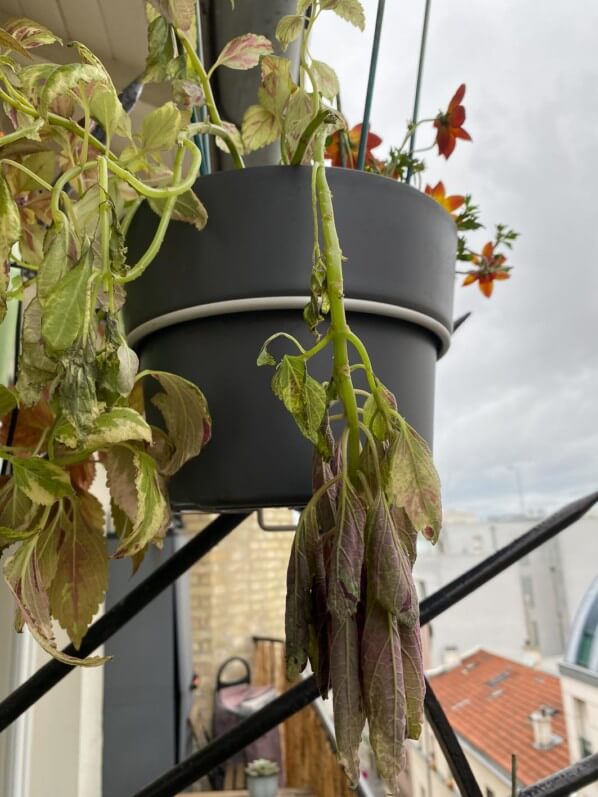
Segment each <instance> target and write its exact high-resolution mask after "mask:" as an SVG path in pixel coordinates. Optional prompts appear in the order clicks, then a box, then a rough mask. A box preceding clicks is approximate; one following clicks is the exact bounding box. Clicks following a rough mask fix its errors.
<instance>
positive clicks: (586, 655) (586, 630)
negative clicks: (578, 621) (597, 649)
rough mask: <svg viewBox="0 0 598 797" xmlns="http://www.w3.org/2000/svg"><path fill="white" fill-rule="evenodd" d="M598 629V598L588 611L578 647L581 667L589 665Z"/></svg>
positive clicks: (578, 658) (578, 662) (578, 660)
mask: <svg viewBox="0 0 598 797" xmlns="http://www.w3.org/2000/svg"><path fill="white" fill-rule="evenodd" d="M597 629H598V600H596V601H595V602H594V605H593V606H592V608H591V609H590V611H589V612H588V616H587V617H586V621H585V624H584V627H583V631H582V634H581V639H580V640H579V647H578V648H577V661H576V664H578V665H579V666H580V667H589V666H590V659H591V656H592V651H593V649H594V644H595V643H594V637H595V636H596V631H597Z"/></svg>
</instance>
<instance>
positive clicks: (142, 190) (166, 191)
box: [107, 139, 201, 200]
mask: <svg viewBox="0 0 598 797" xmlns="http://www.w3.org/2000/svg"><path fill="white" fill-rule="evenodd" d="M183 148H185V149H187V150H188V151H189V152H190V153H191V165H190V167H189V173H188V175H187V177H185V179H184V180H181V167H182V165H183V157H182V156H183ZM176 158H177V161H178V164H179V169H178V173H176V174H175V173H174V172H173V176H172V185H171V186H169V187H168V188H152V187H151V186H149V185H146V184H145V183H142V182H141V180H138V179H137V178H136V177H133V175H132V174H131V173H130V172H128V171H127V170H126V169H123V168H122V166H119V165H118V164H117V163H115V162H114V161H112V160H108V161H107V163H108V168H109V169H110V171H111V172H112V173H113V174H115V175H116V176H117V177H118V178H119V179H120V180H124V181H125V182H126V183H128V184H129V185H130V186H131V188H133V189H134V190H135V191H137V193H138V194H141V196H144V197H146V198H147V199H169V200H170V199H176V197H177V196H180V194H184V193H185V191H188V190H189V189H190V188H191V187H192V186H193V183H194V182H195V181H196V180H197V175H198V173H199V166H200V164H201V152H200V151H199V149H198V148H197V147H196V146H195V144H193V143H192V142H191V141H188V140H187V139H183V141H182V142H181V144H180V145H179V148H178V150H177V154H176ZM179 181H180V182H179Z"/></svg>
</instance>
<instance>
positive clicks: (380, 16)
mask: <svg viewBox="0 0 598 797" xmlns="http://www.w3.org/2000/svg"><path fill="white" fill-rule="evenodd" d="M384 6H385V0H378V12H377V14H376V27H375V29H374V41H373V43H372V57H371V59H370V74H369V77H368V88H367V92H366V95H365V107H364V109H363V123H362V125H361V138H360V140H359V154H358V156H357V168H358V169H360V170H363V168H364V166H365V151H366V145H367V140H368V131H369V129H370V113H371V110H372V97H373V96H374V85H375V83H376V68H377V66H378V52H379V50H380V36H381V34H382V21H383V20H384Z"/></svg>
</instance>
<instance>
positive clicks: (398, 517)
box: [390, 506, 417, 567]
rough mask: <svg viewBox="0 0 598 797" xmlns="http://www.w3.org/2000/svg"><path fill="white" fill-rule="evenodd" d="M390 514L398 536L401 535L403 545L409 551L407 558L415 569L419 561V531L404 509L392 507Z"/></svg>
mask: <svg viewBox="0 0 598 797" xmlns="http://www.w3.org/2000/svg"><path fill="white" fill-rule="evenodd" d="M390 514H391V516H392V519H393V521H394V524H395V529H396V530H397V534H398V535H399V540H400V542H401V545H402V546H403V548H404V549H405V550H406V551H407V556H408V557H409V561H410V562H411V566H412V567H413V565H414V564H415V560H416V559H417V529H416V528H415V526H414V525H413V523H412V522H411V521H410V520H409V518H408V516H407V513H406V512H405V510H404V509H403V508H402V507H398V506H395V507H392V509H391V510H390Z"/></svg>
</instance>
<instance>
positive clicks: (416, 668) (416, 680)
mask: <svg viewBox="0 0 598 797" xmlns="http://www.w3.org/2000/svg"><path fill="white" fill-rule="evenodd" d="M399 633H400V635H401V656H402V659H403V682H404V684H405V705H406V712H407V731H406V733H407V738H408V739H419V737H420V734H421V730H422V723H423V721H424V697H425V695H426V682H425V680H424V663H423V657H422V642H421V635H420V629H419V623H416V624H415V625H414V626H412V627H411V628H407V627H405V626H401V627H400V632H399Z"/></svg>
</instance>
